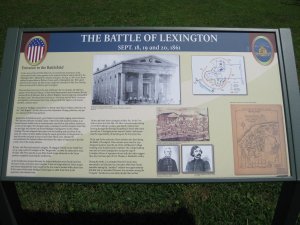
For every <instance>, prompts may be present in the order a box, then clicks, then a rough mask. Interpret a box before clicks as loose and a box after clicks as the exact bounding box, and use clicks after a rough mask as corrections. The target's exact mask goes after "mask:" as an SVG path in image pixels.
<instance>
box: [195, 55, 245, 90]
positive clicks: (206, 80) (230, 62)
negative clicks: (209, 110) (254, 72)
mask: <svg viewBox="0 0 300 225" xmlns="http://www.w3.org/2000/svg"><path fill="white" fill-rule="evenodd" d="M192 69H193V94H205V95H245V94H247V83H246V74H245V66H244V58H243V57H242V56H193V57H192Z"/></svg>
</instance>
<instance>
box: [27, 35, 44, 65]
mask: <svg viewBox="0 0 300 225" xmlns="http://www.w3.org/2000/svg"><path fill="white" fill-rule="evenodd" d="M24 54H25V58H26V60H27V62H28V63H29V64H30V65H32V66H37V65H39V64H40V63H41V62H42V61H43V60H44V58H45V57H46V54H47V42H46V40H45V39H44V38H43V37H41V36H35V37H32V38H31V39H30V40H29V41H28V42H27V43H26V45H25V51H24Z"/></svg>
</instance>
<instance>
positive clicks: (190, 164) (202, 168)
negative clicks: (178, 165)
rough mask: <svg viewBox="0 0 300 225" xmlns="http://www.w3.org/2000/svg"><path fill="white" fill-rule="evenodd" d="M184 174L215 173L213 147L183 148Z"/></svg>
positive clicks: (190, 146) (195, 146)
mask: <svg viewBox="0 0 300 225" xmlns="http://www.w3.org/2000/svg"><path fill="white" fill-rule="evenodd" d="M182 165H183V166H182V172H183V173H211V172H214V167H213V166H214V165H213V146H212V145H185V146H182Z"/></svg>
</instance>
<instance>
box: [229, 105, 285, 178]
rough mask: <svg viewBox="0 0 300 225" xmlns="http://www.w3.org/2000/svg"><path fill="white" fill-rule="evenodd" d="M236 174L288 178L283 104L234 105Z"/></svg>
mask: <svg viewBox="0 0 300 225" xmlns="http://www.w3.org/2000/svg"><path fill="white" fill-rule="evenodd" d="M231 117H232V130H233V148H234V163H235V174H237V175H288V165H287V164H288V163H287V156H286V154H287V150H286V149H287V146H286V141H285V133H284V125H283V115H282V107H281V105H253V104H251V105H231Z"/></svg>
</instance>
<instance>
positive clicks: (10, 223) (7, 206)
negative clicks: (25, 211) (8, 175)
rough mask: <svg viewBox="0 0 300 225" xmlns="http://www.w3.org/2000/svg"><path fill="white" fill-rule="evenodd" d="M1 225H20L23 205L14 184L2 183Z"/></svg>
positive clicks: (0, 195)
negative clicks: (18, 220)
mask: <svg viewBox="0 0 300 225" xmlns="http://www.w3.org/2000/svg"><path fill="white" fill-rule="evenodd" d="M0 212H1V216H0V225H18V222H17V219H16V216H17V215H19V216H20V215H21V205H20V201H19V197H18V194H17V191H16V187H15V183H14V182H0Z"/></svg>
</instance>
